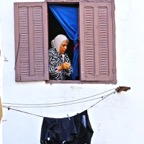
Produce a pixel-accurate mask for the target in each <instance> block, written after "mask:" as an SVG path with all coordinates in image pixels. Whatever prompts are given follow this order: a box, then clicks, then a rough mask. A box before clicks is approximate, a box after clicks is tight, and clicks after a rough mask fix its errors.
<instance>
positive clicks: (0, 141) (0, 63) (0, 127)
mask: <svg viewBox="0 0 144 144" xmlns="http://www.w3.org/2000/svg"><path fill="white" fill-rule="evenodd" d="M1 101H2V44H1V19H0V102H1ZM0 143H2V124H1V115H0Z"/></svg>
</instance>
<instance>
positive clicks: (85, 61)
mask: <svg viewBox="0 0 144 144" xmlns="http://www.w3.org/2000/svg"><path fill="white" fill-rule="evenodd" d="M113 8H114V5H113V3H110V2H109V3H106V2H87V3H86V2H81V3H80V63H81V80H82V81H97V82H106V83H116V64H115V61H116V58H115V35H114V30H115V27H114V15H113V13H114V9H113Z"/></svg>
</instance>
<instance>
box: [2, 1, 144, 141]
mask: <svg viewBox="0 0 144 144" xmlns="http://www.w3.org/2000/svg"><path fill="white" fill-rule="evenodd" d="M0 1H2V0H0ZM20 1H23V2H24V0H19V1H15V0H11V1H9V0H5V1H4V2H3V3H2V2H1V5H0V24H1V25H0V27H1V36H2V37H1V40H2V44H1V45H2V51H3V58H2V65H3V70H1V71H2V73H3V77H2V83H3V84H2V88H3V95H2V100H3V102H7V103H24V104H30V103H33V104H38V103H57V102H63V101H70V100H75V99H80V98H84V97H88V96H93V95H95V94H98V93H101V92H104V91H106V90H109V89H112V88H116V87H118V86H120V85H124V86H130V87H131V90H130V91H128V92H122V93H120V94H117V93H116V94H113V95H111V96H109V97H108V98H107V99H105V100H103V101H101V102H100V103H98V104H97V105H95V106H94V107H92V108H90V109H89V110H88V114H89V118H90V122H91V125H92V128H93V130H94V135H93V137H92V144H143V142H144V137H143V133H144V123H143V122H144V113H143V109H144V105H143V103H144V96H143V81H144V76H143V73H144V64H143V61H144V60H143V54H144V17H143V13H144V9H143V5H144V2H143V1H141V0H127V1H125V0H121V1H119V0H115V6H116V8H115V17H116V54H117V80H118V83H117V85H109V84H107V85H102V84H101V85H99V84H92V85H88V84H83V85H79V84H62V85H61V84H53V85H49V84H45V82H29V83H16V82H15V70H14V64H15V54H14V50H15V48H14V15H13V14H14V9H13V3H14V2H20ZM29 1H30V0H29ZM37 1H39V0H37ZM31 2H32V1H31ZM33 2H36V0H33ZM0 90H1V89H0ZM104 95H105V93H104ZM96 102H97V101H96V100H95V101H89V102H85V103H79V104H72V105H67V106H58V107H47V108H33V109H32V108H15V109H16V110H20V111H21V112H20V111H16V110H8V109H5V108H4V109H3V120H2V123H1V124H0V127H1V126H2V139H3V143H2V144H9V143H12V144H19V143H21V144H39V143H40V142H39V139H40V131H41V124H42V119H43V118H42V117H39V116H47V117H66V116H67V114H68V115H69V116H72V115H75V114H76V113H79V112H81V111H83V110H86V109H88V108H89V107H91V106H92V105H93V104H95V103H96ZM23 112H29V113H30V114H28V113H23ZM33 114H36V115H38V116H36V115H33ZM0 129H1V128H0Z"/></svg>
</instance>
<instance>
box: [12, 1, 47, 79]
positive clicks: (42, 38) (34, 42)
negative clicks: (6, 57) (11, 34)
mask: <svg viewBox="0 0 144 144" xmlns="http://www.w3.org/2000/svg"><path fill="white" fill-rule="evenodd" d="M14 16H15V69H16V73H15V75H16V81H18V82H19V81H40V80H48V78H49V76H48V26H47V23H48V21H47V3H44V2H40V3H15V4H14Z"/></svg>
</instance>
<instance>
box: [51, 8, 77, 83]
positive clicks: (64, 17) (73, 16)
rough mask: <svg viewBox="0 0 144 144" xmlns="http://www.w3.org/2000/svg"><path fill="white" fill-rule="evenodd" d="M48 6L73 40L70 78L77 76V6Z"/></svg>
mask: <svg viewBox="0 0 144 144" xmlns="http://www.w3.org/2000/svg"><path fill="white" fill-rule="evenodd" d="M49 8H50V10H51V12H52V13H53V15H54V16H55V18H56V19H57V20H58V22H59V23H60V24H61V26H62V27H63V29H64V30H65V32H66V33H67V35H68V37H69V38H70V39H71V40H73V42H74V44H75V46H74V56H73V60H72V66H73V69H74V71H73V74H72V79H73V80H74V79H76V78H77V77H78V76H79V65H78V64H79V47H78V37H79V34H78V7H75V6H72V5H71V6H68V5H49Z"/></svg>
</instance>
